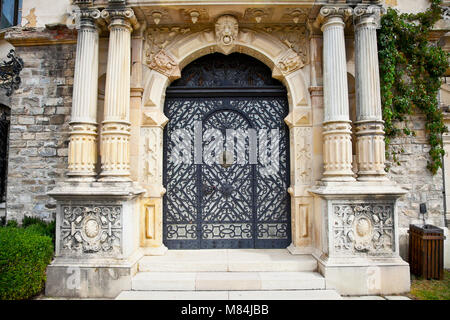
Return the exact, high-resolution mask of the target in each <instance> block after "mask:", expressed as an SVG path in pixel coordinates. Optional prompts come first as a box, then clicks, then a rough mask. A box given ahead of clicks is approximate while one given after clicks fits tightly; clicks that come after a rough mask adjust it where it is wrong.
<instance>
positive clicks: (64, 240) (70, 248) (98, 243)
mask: <svg viewBox="0 0 450 320" xmlns="http://www.w3.org/2000/svg"><path fill="white" fill-rule="evenodd" d="M62 214H63V219H62V222H61V228H60V230H61V243H60V248H61V249H60V250H61V252H62V253H69V254H87V253H92V254H99V255H109V254H116V253H120V252H121V242H122V222H121V219H122V206H120V205H106V206H105V205H86V206H83V205H76V206H69V205H67V206H62Z"/></svg>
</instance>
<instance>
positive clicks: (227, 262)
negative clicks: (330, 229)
mask: <svg viewBox="0 0 450 320" xmlns="http://www.w3.org/2000/svg"><path fill="white" fill-rule="evenodd" d="M138 270H139V271H142V272H148V271H151V272H220V271H222V272H225V271H234V272H302V271H304V272H308V271H309V272H312V271H316V270H317V261H316V259H314V258H313V257H312V256H311V255H292V254H290V253H289V251H287V250H286V249H270V250H264V249H248V250H247V249H239V250H232V249H226V250H169V251H168V252H167V253H166V254H165V255H164V256H145V257H143V258H142V259H141V260H140V261H139V269H138Z"/></svg>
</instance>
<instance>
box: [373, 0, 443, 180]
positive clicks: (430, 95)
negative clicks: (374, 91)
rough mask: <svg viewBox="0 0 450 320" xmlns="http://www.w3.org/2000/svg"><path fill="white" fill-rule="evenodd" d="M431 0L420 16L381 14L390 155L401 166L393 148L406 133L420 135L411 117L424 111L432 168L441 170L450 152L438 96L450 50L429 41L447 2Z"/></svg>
mask: <svg viewBox="0 0 450 320" xmlns="http://www.w3.org/2000/svg"><path fill="white" fill-rule="evenodd" d="M430 2H431V6H430V7H429V8H428V9H427V10H426V11H425V12H421V13H417V14H406V13H403V14H400V13H399V12H398V11H396V10H394V9H391V8H389V9H388V10H387V12H386V14H384V15H383V16H382V18H381V28H380V29H379V31H378V49H379V50H378V54H379V61H380V83H381V99H382V108H383V120H384V121H385V124H384V125H385V133H386V136H385V142H386V150H387V151H386V157H387V158H388V159H392V160H393V162H394V163H396V164H398V165H400V162H399V161H398V152H395V151H393V150H391V149H392V148H390V147H389V146H390V143H391V141H392V139H393V138H395V137H398V136H401V135H406V136H411V135H412V136H415V132H414V130H412V129H410V128H409V126H408V121H407V120H408V119H409V117H410V116H411V115H413V114H414V113H415V112H416V111H420V112H422V113H423V114H424V115H425V117H426V125H425V129H426V131H427V133H428V141H429V144H430V147H431V148H430V151H429V154H430V161H429V162H428V169H429V170H430V171H431V172H432V173H433V174H436V172H437V170H438V169H439V168H441V167H442V160H441V159H442V158H441V157H442V156H443V155H444V154H445V152H444V149H443V145H442V133H444V132H446V131H447V128H446V126H445V125H444V121H443V115H442V111H441V109H440V108H439V102H438V96H437V95H438V91H439V88H440V87H441V84H442V80H441V79H442V77H443V76H444V74H445V71H446V69H447V68H448V60H447V58H448V54H447V53H446V52H445V51H443V50H442V49H441V48H440V47H438V46H435V45H433V44H431V43H430V42H429V40H428V39H429V35H430V32H431V30H432V28H433V26H434V24H435V23H436V22H437V21H438V20H439V19H441V13H442V12H441V11H442V9H441V7H440V5H441V3H442V0H430ZM416 108H417V109H416ZM402 151H403V150H401V151H400V152H402Z"/></svg>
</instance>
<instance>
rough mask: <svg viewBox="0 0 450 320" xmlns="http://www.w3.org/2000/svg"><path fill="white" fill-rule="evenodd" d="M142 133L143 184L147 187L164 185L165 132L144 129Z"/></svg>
mask: <svg viewBox="0 0 450 320" xmlns="http://www.w3.org/2000/svg"><path fill="white" fill-rule="evenodd" d="M141 133H142V137H143V139H142V140H143V152H142V154H141V161H142V162H143V168H142V169H143V174H142V177H143V179H142V182H143V184H145V185H158V184H162V167H161V164H162V161H161V155H162V152H163V139H162V133H163V130H162V128H160V127H150V128H142V129H141Z"/></svg>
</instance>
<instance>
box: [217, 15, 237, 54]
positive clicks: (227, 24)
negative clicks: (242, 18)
mask: <svg viewBox="0 0 450 320" xmlns="http://www.w3.org/2000/svg"><path fill="white" fill-rule="evenodd" d="M238 32H239V26H238V21H237V19H236V18H235V17H233V16H230V15H224V16H221V17H220V18H219V19H217V21H216V41H217V45H218V46H219V48H221V49H222V50H223V51H224V52H225V53H229V52H230V51H231V50H232V49H233V46H234V41H235V40H236V37H237V35H238Z"/></svg>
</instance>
